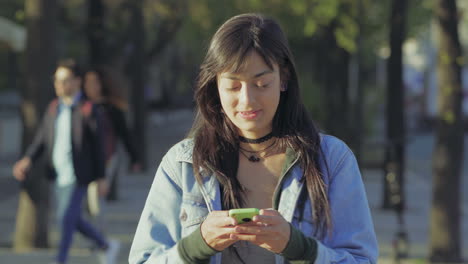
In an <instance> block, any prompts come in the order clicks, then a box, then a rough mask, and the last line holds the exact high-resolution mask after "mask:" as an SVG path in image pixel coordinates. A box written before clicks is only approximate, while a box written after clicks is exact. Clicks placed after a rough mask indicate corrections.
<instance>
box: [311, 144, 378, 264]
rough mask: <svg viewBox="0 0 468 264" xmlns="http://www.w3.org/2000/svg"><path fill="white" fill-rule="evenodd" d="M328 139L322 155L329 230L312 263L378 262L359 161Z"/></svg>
mask: <svg viewBox="0 0 468 264" xmlns="http://www.w3.org/2000/svg"><path fill="white" fill-rule="evenodd" d="M330 141H332V142H333V144H331V145H333V146H332V147H330V146H329V150H328V153H327V154H326V155H325V158H326V159H327V160H328V161H327V163H328V164H329V168H328V169H329V170H328V181H329V182H328V196H329V202H330V210H331V216H332V231H331V234H330V235H328V236H326V238H325V239H324V240H322V241H318V254H317V259H316V261H315V263H343V264H344V263H346V264H351V263H353V264H354V263H362V264H364V263H377V257H378V245H377V239H376V236H375V232H374V225H373V223H372V217H371V214H370V210H369V205H368V201H367V197H366V192H365V189H364V184H363V182H362V179H361V173H360V171H359V167H358V164H357V162H356V159H355V157H354V155H353V153H352V152H351V150H350V149H349V148H348V147H347V146H346V145H345V144H344V143H343V142H342V141H340V140H338V139H336V138H332V139H331V140H330Z"/></svg>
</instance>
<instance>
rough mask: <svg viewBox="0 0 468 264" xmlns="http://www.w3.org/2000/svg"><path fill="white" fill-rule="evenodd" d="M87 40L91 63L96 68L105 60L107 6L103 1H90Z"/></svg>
mask: <svg viewBox="0 0 468 264" xmlns="http://www.w3.org/2000/svg"><path fill="white" fill-rule="evenodd" d="M87 2H88V19H87V28H86V33H87V38H88V48H89V63H90V65H93V66H96V65H100V64H103V63H104V59H105V54H104V53H105V49H104V47H105V42H104V41H105V28H104V15H105V14H104V13H105V6H104V4H103V3H102V1H101V0H88V1H87Z"/></svg>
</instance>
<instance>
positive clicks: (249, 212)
mask: <svg viewBox="0 0 468 264" xmlns="http://www.w3.org/2000/svg"><path fill="white" fill-rule="evenodd" d="M259 212H260V210H258V209H257V208H240V209H231V210H229V216H231V217H234V218H235V219H236V221H237V224H243V223H247V222H250V221H252V218H253V217H254V216H256V215H258V214H259Z"/></svg>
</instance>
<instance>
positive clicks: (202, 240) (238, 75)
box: [129, 14, 378, 264]
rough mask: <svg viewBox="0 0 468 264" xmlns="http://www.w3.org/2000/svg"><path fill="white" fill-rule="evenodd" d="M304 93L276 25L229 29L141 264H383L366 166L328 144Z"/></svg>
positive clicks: (153, 196)
mask: <svg viewBox="0 0 468 264" xmlns="http://www.w3.org/2000/svg"><path fill="white" fill-rule="evenodd" d="M300 90H301V89H300V87H299V80H298V77H297V75H296V69H295V66H294V61H293V57H292V54H291V51H290V49H289V46H288V43H287V40H286V36H285V35H284V33H283V31H282V30H281V28H280V26H279V25H278V23H277V22H275V21H274V20H273V19H270V18H266V17H264V16H263V15H258V14H244V15H239V16H235V17H233V18H231V19H229V20H228V21H227V22H225V23H224V24H223V25H222V26H221V27H220V28H219V29H218V31H217V32H216V33H215V35H214V36H213V38H212V40H211V43H210V46H209V48H208V52H207V55H206V57H205V59H204V61H203V63H202V65H201V67H200V73H199V75H198V82H197V84H196V87H195V101H196V105H197V116H196V119H195V122H194V124H193V127H192V131H191V134H190V136H189V138H187V139H185V140H183V141H182V142H179V143H178V144H176V145H175V146H174V147H172V148H171V149H170V150H169V151H168V153H167V154H166V155H165V156H164V157H163V159H162V161H161V164H160V166H159V168H158V170H157V172H156V175H155V178H154V182H153V184H152V186H151V189H150V191H149V194H148V198H147V200H146V204H145V207H144V209H143V212H142V214H141V218H140V222H139V224H138V228H137V230H136V233H135V238H134V240H133V244H132V247H131V250H130V256H129V263H131V264H136V263H148V264H149V263H343V264H344V263H349V264H351V263H376V261H377V255H378V246H377V240H376V236H375V232H374V227H373V223H372V218H371V215H370V210H369V206H368V202H367V198H366V193H365V190H364V185H363V183H362V179H361V174H360V172H359V167H358V164H357V162H356V159H355V157H354V155H353V153H352V152H351V150H350V149H349V148H348V147H347V146H346V144H345V143H344V142H342V141H341V140H339V139H337V138H335V137H332V136H329V135H325V134H322V133H319V131H318V129H317V128H316V127H315V125H314V123H313V121H312V120H311V119H310V118H309V114H308V112H307V110H306V108H305V107H304V105H303V103H302V101H301V98H300ZM244 207H245V208H248V209H249V210H247V212H245V218H243V217H240V218H239V219H236V218H234V217H232V216H230V215H232V214H234V213H238V212H239V211H241V210H235V211H231V209H237V208H244ZM256 209H261V210H259V212H258V211H257V210H256ZM242 221H249V222H248V223H242Z"/></svg>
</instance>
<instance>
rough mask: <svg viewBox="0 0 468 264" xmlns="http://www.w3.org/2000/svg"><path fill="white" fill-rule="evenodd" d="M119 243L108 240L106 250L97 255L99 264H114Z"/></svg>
mask: <svg viewBox="0 0 468 264" xmlns="http://www.w3.org/2000/svg"><path fill="white" fill-rule="evenodd" d="M119 249H120V242H119V241H117V240H109V245H108V246H107V249H105V250H103V251H102V252H100V253H99V256H98V257H99V262H100V263H101V264H116V263H117V256H118V255H119Z"/></svg>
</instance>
